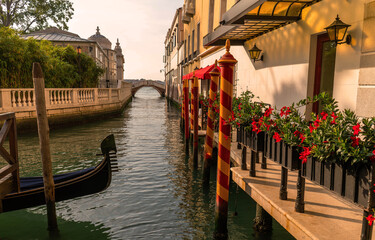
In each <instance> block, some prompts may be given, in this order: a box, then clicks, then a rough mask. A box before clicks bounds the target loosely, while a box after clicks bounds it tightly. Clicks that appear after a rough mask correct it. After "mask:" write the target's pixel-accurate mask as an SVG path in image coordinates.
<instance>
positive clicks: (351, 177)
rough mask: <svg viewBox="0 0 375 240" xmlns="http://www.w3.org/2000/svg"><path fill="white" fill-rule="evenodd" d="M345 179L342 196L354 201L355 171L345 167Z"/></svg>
mask: <svg viewBox="0 0 375 240" xmlns="http://www.w3.org/2000/svg"><path fill="white" fill-rule="evenodd" d="M345 170H346V171H345V180H344V186H345V189H344V196H345V198H346V199H348V200H349V201H351V202H355V200H356V190H355V189H356V184H355V182H356V181H355V178H356V173H355V170H354V169H351V168H347V167H346V168H345Z"/></svg>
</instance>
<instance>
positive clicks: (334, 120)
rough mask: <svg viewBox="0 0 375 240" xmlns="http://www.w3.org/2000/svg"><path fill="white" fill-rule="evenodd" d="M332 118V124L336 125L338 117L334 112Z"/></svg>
mask: <svg viewBox="0 0 375 240" xmlns="http://www.w3.org/2000/svg"><path fill="white" fill-rule="evenodd" d="M331 117H332V118H333V120H332V121H331V124H336V118H337V116H336V115H335V113H334V112H332V114H331Z"/></svg>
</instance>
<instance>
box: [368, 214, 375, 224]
mask: <svg viewBox="0 0 375 240" xmlns="http://www.w3.org/2000/svg"><path fill="white" fill-rule="evenodd" d="M366 220H367V221H368V225H370V226H371V225H372V222H373V221H374V220H375V218H374V216H373V215H372V214H370V215H368V216H367V218H366Z"/></svg>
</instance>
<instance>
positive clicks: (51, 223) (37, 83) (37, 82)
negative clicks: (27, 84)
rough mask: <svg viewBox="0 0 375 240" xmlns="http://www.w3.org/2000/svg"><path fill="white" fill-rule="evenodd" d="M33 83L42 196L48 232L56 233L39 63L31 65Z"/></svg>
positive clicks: (41, 76) (44, 106) (47, 136)
mask: <svg viewBox="0 0 375 240" xmlns="http://www.w3.org/2000/svg"><path fill="white" fill-rule="evenodd" d="M33 81H34V89H35V105H36V112H37V122H38V135H39V144H40V152H41V156H42V163H43V182H44V195H45V199H46V205H47V218H48V230H49V231H58V227H57V216H56V205H55V184H54V181H53V175H52V162H51V152H50V144H49V127H48V119H47V109H46V101H45V96H44V77H43V72H42V68H41V67H40V64H39V63H33Z"/></svg>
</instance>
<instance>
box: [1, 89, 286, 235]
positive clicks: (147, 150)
mask: <svg viewBox="0 0 375 240" xmlns="http://www.w3.org/2000/svg"><path fill="white" fill-rule="evenodd" d="M179 117H180V114H179V112H178V111H177V110H176V109H175V108H174V107H172V106H169V104H168V103H167V102H166V100H165V99H164V98H161V97H160V96H159V94H158V93H157V92H156V91H155V90H153V89H152V88H143V89H141V90H140V91H139V92H138V93H137V95H136V97H135V98H134V99H133V102H132V103H131V104H130V105H129V107H128V108H127V109H126V110H125V111H124V112H123V114H122V115H121V116H119V117H115V118H111V119H107V120H103V121H100V122H95V123H90V124H85V125H80V126H71V127H70V128H66V129H63V130H55V131H52V132H51V136H50V138H51V151H52V159H53V170H54V173H64V172H70V171H74V170H79V169H82V168H87V167H91V166H94V165H95V164H96V163H98V162H99V161H100V157H97V156H96V153H99V152H100V149H99V144H100V141H101V140H102V139H103V138H104V137H105V136H106V135H108V134H111V133H113V134H114V135H115V138H116V143H117V149H118V153H117V156H118V165H119V168H120V170H119V172H117V173H115V174H114V175H113V178H112V183H111V185H110V187H109V188H108V189H107V190H105V191H104V192H101V193H98V194H94V195H90V196H85V197H81V198H77V199H72V200H67V201H63V202H59V203H57V214H58V224H59V229H60V236H59V238H58V239H85V240H91V239H212V234H213V229H214V208H215V178H216V171H215V170H212V171H211V182H210V187H209V188H202V181H201V178H202V162H201V161H200V162H199V166H198V168H197V169H194V167H193V164H192V160H191V159H189V158H188V157H186V156H185V154H184V145H183V138H182V135H181V132H180V128H179V124H180V123H179V121H180V119H179ZM19 156H20V165H21V169H20V174H21V176H33V175H40V174H41V164H40V154H39V146H38V137H37V136H36V135H26V136H25V135H24V136H19ZM235 210H236V211H237V212H238V215H237V216H234V212H235ZM254 214H255V203H254V201H252V199H251V198H250V197H249V196H248V195H247V194H246V193H244V192H243V191H242V190H241V189H237V188H236V185H235V184H234V183H232V184H231V189H230V199H229V219H228V230H229V239H262V240H263V239H283V240H284V239H286V240H287V239H293V237H292V236H291V235H290V234H289V233H288V232H287V231H286V230H284V229H283V228H282V227H281V226H280V225H279V224H278V223H277V222H275V221H274V222H273V232H272V233H271V234H268V235H257V234H255V233H254V231H253V229H252V227H251V226H252V219H253V218H254ZM46 227H47V220H46V210H45V207H43V206H41V207H36V208H30V209H25V210H19V211H14V212H9V213H2V214H0V239H1V240H13V239H17V240H18V239H49V235H48V232H47V230H46Z"/></svg>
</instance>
